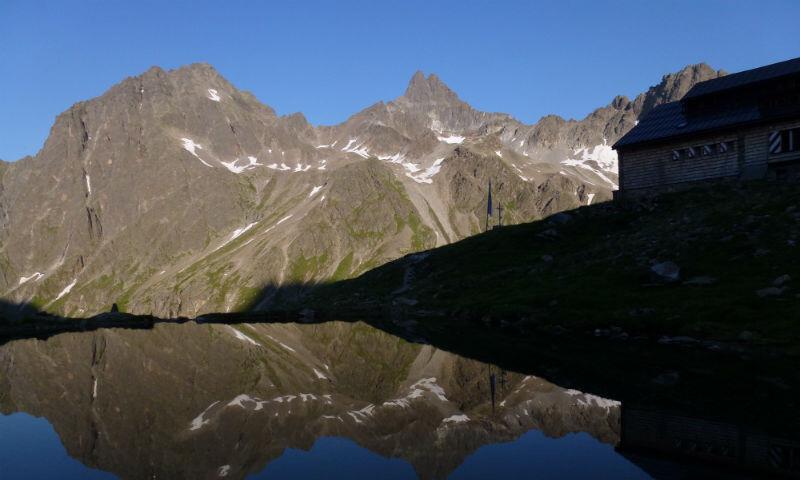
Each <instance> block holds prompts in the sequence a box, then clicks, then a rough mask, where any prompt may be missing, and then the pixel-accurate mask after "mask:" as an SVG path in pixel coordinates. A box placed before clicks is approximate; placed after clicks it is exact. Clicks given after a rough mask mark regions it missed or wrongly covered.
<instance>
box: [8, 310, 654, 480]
mask: <svg viewBox="0 0 800 480" xmlns="http://www.w3.org/2000/svg"><path fill="white" fill-rule="evenodd" d="M492 378H494V383H495V388H494V389H492V388H491V384H492V380H491V379H492ZM492 391H494V396H495V398H492ZM493 405H494V406H493ZM0 412H2V413H3V414H4V415H5V416H3V417H0V452H1V453H0V471H2V472H3V475H2V478H3V479H7V478H37V476H38V478H55V477H58V478H108V475H107V473H110V474H113V476H116V477H119V478H131V479H146V478H148V479H149V478H169V479H179V478H192V479H199V478H221V477H223V478H234V479H235V478H246V477H248V478H372V477H380V478H416V477H419V478H422V479H439V478H448V477H451V478H487V477H495V478H526V477H528V476H530V475H533V474H535V475H537V476H539V477H541V478H565V477H584V476H591V477H593V478H649V475H648V474H647V473H645V471H644V470H642V469H641V468H640V467H639V466H638V465H637V464H634V463H632V462H631V461H630V460H629V459H628V458H626V456H623V455H622V454H620V453H619V452H618V451H617V450H615V446H617V445H618V444H619V442H620V432H621V426H620V418H621V405H620V403H619V402H617V401H614V400H610V399H605V398H601V397H599V396H594V395H591V394H589V393H583V392H579V391H577V390H574V389H565V388H561V387H559V386H557V385H554V384H552V383H550V382H548V381H546V380H544V379H542V378H538V377H536V376H531V375H522V374H518V373H514V372H508V371H503V370H500V369H499V368H497V367H495V366H493V365H489V364H485V363H481V362H478V361H475V360H470V359H466V358H463V357H460V356H458V355H455V354H452V353H448V352H445V351H442V350H438V349H436V348H434V347H431V346H427V345H420V344H415V343H409V342H406V341H405V340H403V339H400V338H398V337H395V336H392V335H390V334H387V333H385V332H382V331H380V330H377V329H375V328H372V327H370V326H368V325H366V324H363V323H344V322H329V323H324V324H316V325H302V324H257V325H248V324H242V325H208V324H205V325H197V324H194V323H187V324H183V325H171V324H164V325H158V326H156V327H155V328H154V329H152V330H120V329H105V330H98V331H95V332H90V333H68V334H62V335H58V336H55V337H52V338H50V339H48V340H44V341H42V340H34V339H32V340H18V341H14V342H10V343H7V344H5V345H3V346H2V347H0ZM33 417H43V418H44V419H46V421H47V422H49V424H50V425H52V429H53V430H54V431H55V434H57V438H58V439H60V442H61V443H62V444H63V449H66V454H68V456H69V457H71V458H69V457H67V456H66V455H65V454H64V452H63V449H62V448H61V447H60V445H55V446H54V442H56V435H55V434H52V432H49V431H48V429H47V428H45V427H47V425H45V424H43V423H42V422H43V421H42V419H36V418H33ZM26 452H27V453H26ZM73 459H74V460H73ZM75 460H77V462H79V463H77V462H75ZM637 463H639V462H637ZM37 472H38V473H37ZM71 472H75V473H71Z"/></svg>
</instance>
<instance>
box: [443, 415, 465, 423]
mask: <svg viewBox="0 0 800 480" xmlns="http://www.w3.org/2000/svg"><path fill="white" fill-rule="evenodd" d="M468 421H469V417H468V416H466V415H464V414H461V415H451V416H449V417H447V418H445V419H444V420H442V423H464V422H468Z"/></svg>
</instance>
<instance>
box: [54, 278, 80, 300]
mask: <svg viewBox="0 0 800 480" xmlns="http://www.w3.org/2000/svg"><path fill="white" fill-rule="evenodd" d="M76 283H78V279H77V278H76V279H74V280H72V283H70V284H69V285H67V286H66V287H64V290H61V293H59V294H58V296H57V297H56V299H55V300H53V301H54V302H55V301H56V300H58V299H59V298H61V297H63V296H64V295H66V294H68V293H69V292H71V291H72V287H74V286H75V284H76Z"/></svg>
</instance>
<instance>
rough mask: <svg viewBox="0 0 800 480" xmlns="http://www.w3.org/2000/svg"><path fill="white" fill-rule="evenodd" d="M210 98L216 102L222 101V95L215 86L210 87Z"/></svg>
mask: <svg viewBox="0 0 800 480" xmlns="http://www.w3.org/2000/svg"><path fill="white" fill-rule="evenodd" d="M208 99H209V100H213V101H215V102H219V101H220V96H219V95H218V92H217V91H216V90H214V89H213V88H209V89H208Z"/></svg>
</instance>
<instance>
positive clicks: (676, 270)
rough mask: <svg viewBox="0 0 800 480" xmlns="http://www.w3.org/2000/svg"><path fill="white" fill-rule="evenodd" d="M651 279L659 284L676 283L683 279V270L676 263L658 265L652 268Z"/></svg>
mask: <svg viewBox="0 0 800 480" xmlns="http://www.w3.org/2000/svg"><path fill="white" fill-rule="evenodd" d="M650 278H651V280H652V281H653V282H657V283H675V282H677V281H679V280H680V279H681V269H680V267H678V265H677V264H676V263H675V262H669V261H668V262H661V263H656V264H655V265H653V266H651V267H650Z"/></svg>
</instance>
